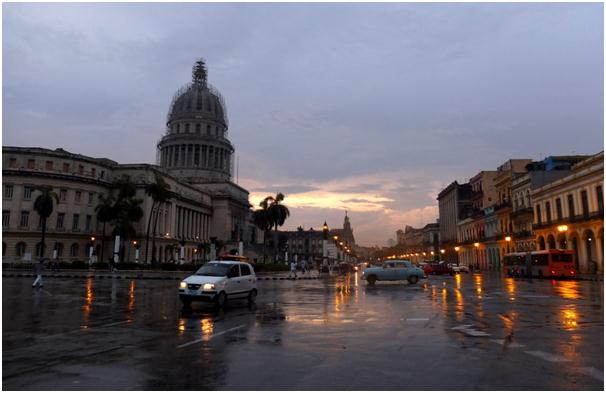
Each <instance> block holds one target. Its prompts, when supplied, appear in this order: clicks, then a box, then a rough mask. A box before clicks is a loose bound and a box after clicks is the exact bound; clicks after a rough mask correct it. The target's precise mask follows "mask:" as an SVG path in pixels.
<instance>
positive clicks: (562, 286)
mask: <svg viewBox="0 0 606 393" xmlns="http://www.w3.org/2000/svg"><path fill="white" fill-rule="evenodd" d="M554 284H555V285H554ZM552 285H553V289H554V291H555V292H556V293H557V294H558V295H560V296H562V297H563V298H564V299H571V300H576V299H580V297H581V296H580V295H579V283H578V282H577V281H552Z"/></svg>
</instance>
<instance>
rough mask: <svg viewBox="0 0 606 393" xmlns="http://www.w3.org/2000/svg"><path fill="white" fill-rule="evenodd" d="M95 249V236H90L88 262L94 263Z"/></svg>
mask: <svg viewBox="0 0 606 393" xmlns="http://www.w3.org/2000/svg"><path fill="white" fill-rule="evenodd" d="M94 250H95V237H94V236H91V237H90V250H89V251H88V263H89V265H92V263H93V262H94V261H93V252H94Z"/></svg>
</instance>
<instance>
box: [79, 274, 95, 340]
mask: <svg viewBox="0 0 606 393" xmlns="http://www.w3.org/2000/svg"><path fill="white" fill-rule="evenodd" d="M92 309H93V278H92V277H89V278H88V280H86V300H85V303H84V307H82V311H83V312H84V315H83V317H84V325H83V326H81V327H82V329H88V322H89V319H90V313H91V311H92Z"/></svg>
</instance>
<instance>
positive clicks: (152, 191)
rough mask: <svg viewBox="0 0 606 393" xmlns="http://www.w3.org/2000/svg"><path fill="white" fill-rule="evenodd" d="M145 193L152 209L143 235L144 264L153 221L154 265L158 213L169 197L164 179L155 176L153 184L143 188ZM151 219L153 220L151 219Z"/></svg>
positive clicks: (152, 260)
mask: <svg viewBox="0 0 606 393" xmlns="http://www.w3.org/2000/svg"><path fill="white" fill-rule="evenodd" d="M145 193H146V194H147V195H149V196H150V197H151V198H152V208H151V211H150V213H149V219H148V220H147V231H146V235H145V263H148V262H149V258H148V257H147V256H148V246H149V233H150V229H151V224H152V221H153V230H152V235H153V237H152V258H151V262H152V264H155V263H156V226H157V224H158V211H157V210H159V208H160V206H162V204H164V203H166V202H167V201H168V199H169V196H170V191H169V186H168V184H166V182H165V181H164V178H163V177H161V176H158V174H156V181H155V182H154V183H150V184H148V185H147V186H145ZM154 208H156V212H155V214H154ZM152 217H153V218H152Z"/></svg>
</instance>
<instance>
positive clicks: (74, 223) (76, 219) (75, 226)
mask: <svg viewBox="0 0 606 393" xmlns="http://www.w3.org/2000/svg"><path fill="white" fill-rule="evenodd" d="M79 228H80V215H79V214H74V220H73V221H72V231H77V230H78V229H79Z"/></svg>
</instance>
